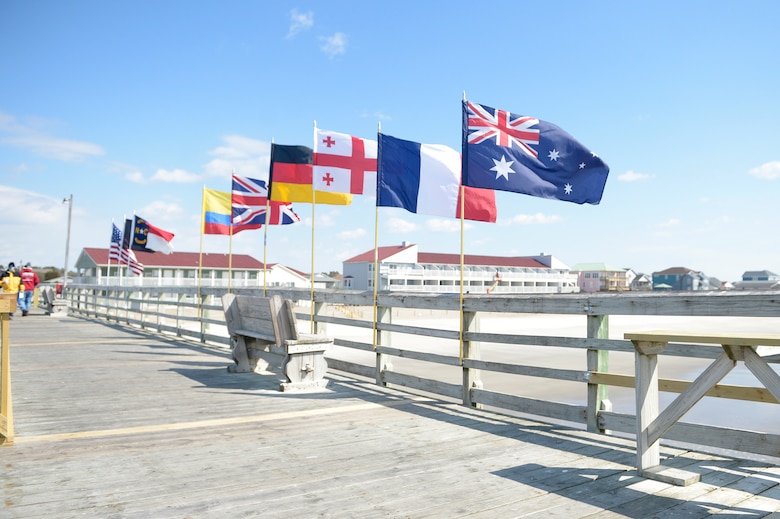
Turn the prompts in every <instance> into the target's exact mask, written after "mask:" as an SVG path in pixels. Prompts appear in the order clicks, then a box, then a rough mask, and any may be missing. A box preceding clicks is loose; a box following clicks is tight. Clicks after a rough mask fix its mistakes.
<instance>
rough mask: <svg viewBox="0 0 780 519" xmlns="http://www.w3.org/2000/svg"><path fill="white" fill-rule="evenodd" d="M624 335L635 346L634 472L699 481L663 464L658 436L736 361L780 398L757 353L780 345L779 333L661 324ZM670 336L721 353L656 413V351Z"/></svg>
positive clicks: (777, 381)
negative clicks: (699, 330)
mask: <svg viewBox="0 0 780 519" xmlns="http://www.w3.org/2000/svg"><path fill="white" fill-rule="evenodd" d="M624 338H625V339H628V340H630V341H631V342H632V344H633V345H634V349H635V351H636V357H635V358H636V442H637V472H638V473H639V475H641V476H643V477H647V478H650V479H657V480H659V481H664V482H666V483H673V484H676V485H681V486H686V485H690V484H692V483H695V482H697V481H699V475H698V474H696V473H692V472H687V471H682V470H679V469H673V468H666V467H663V466H662V465H661V464H660V450H659V444H658V442H659V440H660V439H661V436H663V435H664V434H665V433H666V432H667V431H668V430H669V429H671V428H672V426H673V425H674V424H675V423H676V422H677V421H678V420H679V419H680V418H681V417H682V416H683V415H684V414H685V413H687V412H688V411H689V410H690V409H691V407H693V405H694V404H696V402H698V401H699V400H701V399H702V397H704V396H705V394H706V393H707V392H708V391H709V390H710V389H711V388H713V387H714V386H715V385H716V384H717V383H718V382H719V381H720V380H722V379H723V377H725V376H726V375H727V374H728V373H729V372H730V371H731V370H732V369H734V367H736V365H737V362H738V361H742V362H744V363H745V366H746V367H747V368H748V369H749V370H750V371H751V372H752V373H753V374H754V375H755V376H756V378H757V379H758V380H759V381H760V382H761V383H762V384H764V387H766V389H767V390H768V391H769V392H770V393H771V394H772V396H774V397H775V399H776V400H778V401H780V375H778V374H777V372H775V371H774V370H773V369H772V367H771V366H769V364H768V363H767V360H768V359H770V357H771V356H770V355H763V356H762V353H764V351H765V350H768V352H769V353H778V352H779V351H780V334H740V333H723V334H717V333H715V334H713V333H707V334H703V333H689V332H674V331H663V330H661V331H649V332H638V333H626V334H624ZM670 342H681V343H692V344H718V345H720V346H721V348H722V349H723V353H722V354H721V355H720V356H719V357H718V358H717V359H715V360H714V361H713V362H712V364H710V366H709V367H708V368H707V369H705V370H704V371H703V372H702V374H701V375H699V377H698V378H697V379H696V380H694V381H693V382H692V383H691V385H690V386H688V387H687V388H686V389H685V391H683V392H682V393H680V394H679V395H678V396H677V398H676V399H675V400H674V401H673V402H672V403H671V404H669V405H668V406H667V407H666V408H665V409H664V410H663V411H662V412H660V413H659V400H658V397H659V390H658V354H659V353H662V352H663V351H664V350H665V349H666V347H667V346H668V345H669V343H670ZM702 347H703V348H706V347H708V346H702ZM710 347H711V346H710Z"/></svg>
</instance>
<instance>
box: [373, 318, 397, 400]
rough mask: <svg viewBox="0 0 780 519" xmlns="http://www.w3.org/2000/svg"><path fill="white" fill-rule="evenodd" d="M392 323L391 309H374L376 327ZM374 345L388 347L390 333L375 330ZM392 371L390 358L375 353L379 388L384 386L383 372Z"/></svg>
mask: <svg viewBox="0 0 780 519" xmlns="http://www.w3.org/2000/svg"><path fill="white" fill-rule="evenodd" d="M392 322H393V309H392V307H387V306H377V307H376V323H377V327H378V325H379V323H385V324H390V323H392ZM376 343H377V345H382V346H390V332H388V331H383V330H380V329H379V328H377V331H376ZM385 370H389V371H392V370H393V365H392V364H391V363H390V357H388V356H385V355H382V354H381V353H379V352H377V353H376V383H377V385H380V386H386V385H387V384H386V383H385V377H384V371H385Z"/></svg>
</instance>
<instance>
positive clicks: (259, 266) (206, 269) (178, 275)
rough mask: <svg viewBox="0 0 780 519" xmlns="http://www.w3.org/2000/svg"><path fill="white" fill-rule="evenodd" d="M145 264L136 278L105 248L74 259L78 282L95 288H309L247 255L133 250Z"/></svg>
mask: <svg viewBox="0 0 780 519" xmlns="http://www.w3.org/2000/svg"><path fill="white" fill-rule="evenodd" d="M135 255H136V258H137V259H138V261H139V262H140V263H142V264H143V265H144V271H143V274H142V275H140V276H135V275H133V274H131V273H129V272H128V270H127V268H126V267H124V266H121V267H120V266H119V265H117V263H116V261H111V262H110V263H109V261H108V249H100V248H91V247H88V248H84V249H83V250H82V251H81V254H79V257H78V258H77V259H76V271H77V277H76V279H75V282H77V283H92V284H98V285H130V286H132V285H143V286H170V285H173V286H197V284H198V277H199V276H200V283H201V285H202V286H217V287H227V286H228V281H230V285H231V286H235V287H262V286H263V283H265V285H266V286H267V287H289V288H293V287H299V288H308V287H309V286H310V281H311V280H310V279H309V277H307V276H306V275H305V274H302V273H300V272H298V271H296V270H294V269H291V268H289V267H286V266H284V265H281V264H279V263H276V264H270V263H269V264H268V265H267V268H266V267H265V266H264V265H263V263H262V262H261V261H258V260H256V259H255V258H253V257H252V256H249V255H247V254H233V255H232V258H231V257H230V256H229V255H228V254H215V253H205V252H204V253H203V254H200V253H198V252H174V253H172V254H167V255H166V254H161V253H151V252H139V251H135Z"/></svg>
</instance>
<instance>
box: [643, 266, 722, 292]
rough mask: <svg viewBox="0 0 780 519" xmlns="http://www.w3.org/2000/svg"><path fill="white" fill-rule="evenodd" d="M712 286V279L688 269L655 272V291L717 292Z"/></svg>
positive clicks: (679, 268) (674, 268)
mask: <svg viewBox="0 0 780 519" xmlns="http://www.w3.org/2000/svg"><path fill="white" fill-rule="evenodd" d="M719 288H720V282H718V283H717V285H716V286H712V285H710V278H709V277H707V276H706V275H704V273H702V272H698V271H696V270H693V269H689V268H686V267H672V268H668V269H666V270H661V271H659V272H653V290H717V289H719Z"/></svg>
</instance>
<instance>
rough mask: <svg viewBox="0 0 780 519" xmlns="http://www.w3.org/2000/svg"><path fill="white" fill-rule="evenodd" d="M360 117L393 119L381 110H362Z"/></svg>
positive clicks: (382, 119)
mask: <svg viewBox="0 0 780 519" xmlns="http://www.w3.org/2000/svg"><path fill="white" fill-rule="evenodd" d="M360 117H361V118H363V119H377V120H379V121H391V120H392V119H393V118H392V117H391V116H389V115H387V114H385V113H384V112H383V111H382V110H377V111H375V112H373V113H369V112H366V111H364V112H363V113H362V114H360Z"/></svg>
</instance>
